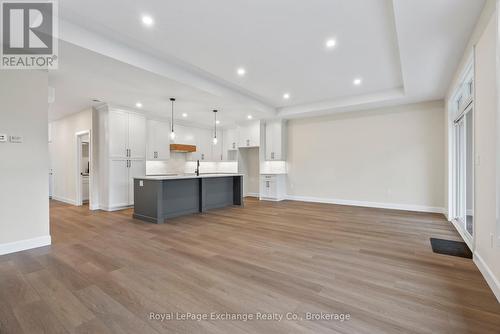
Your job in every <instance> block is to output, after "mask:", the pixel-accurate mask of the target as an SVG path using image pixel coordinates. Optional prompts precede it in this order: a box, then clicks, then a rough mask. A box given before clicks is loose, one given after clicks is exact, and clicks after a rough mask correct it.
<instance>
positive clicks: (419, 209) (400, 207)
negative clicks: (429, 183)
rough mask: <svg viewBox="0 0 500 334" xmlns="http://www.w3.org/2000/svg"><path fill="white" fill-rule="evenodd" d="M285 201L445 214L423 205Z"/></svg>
mask: <svg viewBox="0 0 500 334" xmlns="http://www.w3.org/2000/svg"><path fill="white" fill-rule="evenodd" d="M285 199H287V200H290V201H300V202H312V203H325V204H338V205H348V206H361V207H367V208H379V209H391V210H404V211H416V212H431V213H442V214H444V212H445V209H444V208H443V207H433V206H425V205H410V204H396V203H380V202H365V201H351V200H345V199H335V198H325V197H309V196H294V195H286V196H285Z"/></svg>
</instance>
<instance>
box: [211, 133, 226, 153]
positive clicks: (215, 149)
mask: <svg viewBox="0 0 500 334" xmlns="http://www.w3.org/2000/svg"><path fill="white" fill-rule="evenodd" d="M212 133H213V131H212ZM212 135H213V134H212ZM224 139H225V137H224V134H223V131H221V130H217V145H214V144H213V138H212V157H211V158H212V161H223V160H224V154H223V148H224Z"/></svg>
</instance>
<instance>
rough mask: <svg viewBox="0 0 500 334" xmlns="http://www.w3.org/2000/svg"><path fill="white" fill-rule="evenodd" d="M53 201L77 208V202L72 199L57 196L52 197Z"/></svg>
mask: <svg viewBox="0 0 500 334" xmlns="http://www.w3.org/2000/svg"><path fill="white" fill-rule="evenodd" d="M52 200H54V201H58V202H63V203H66V204H71V205H75V206H76V201H75V200H74V199H71V198H66V197H60V196H57V195H52Z"/></svg>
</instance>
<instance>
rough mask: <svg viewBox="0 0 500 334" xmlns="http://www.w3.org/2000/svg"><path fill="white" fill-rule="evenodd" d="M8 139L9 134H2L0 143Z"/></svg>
mask: <svg viewBox="0 0 500 334" xmlns="http://www.w3.org/2000/svg"><path fill="white" fill-rule="evenodd" d="M6 141H7V135H6V134H0V143H5V142H6Z"/></svg>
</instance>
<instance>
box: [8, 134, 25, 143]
mask: <svg viewBox="0 0 500 334" xmlns="http://www.w3.org/2000/svg"><path fill="white" fill-rule="evenodd" d="M23 141H24V138H23V136H10V142H11V143H16V144H20V143H22V142H23Z"/></svg>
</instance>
